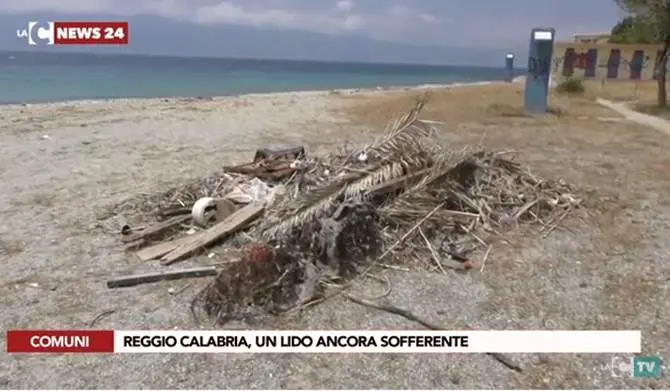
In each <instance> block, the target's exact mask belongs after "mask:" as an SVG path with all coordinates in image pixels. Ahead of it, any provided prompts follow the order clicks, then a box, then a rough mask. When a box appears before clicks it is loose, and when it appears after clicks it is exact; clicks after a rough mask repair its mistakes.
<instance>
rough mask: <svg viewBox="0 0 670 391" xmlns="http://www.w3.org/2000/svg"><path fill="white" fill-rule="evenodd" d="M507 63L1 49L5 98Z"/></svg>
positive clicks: (383, 79)
mask: <svg viewBox="0 0 670 391" xmlns="http://www.w3.org/2000/svg"><path fill="white" fill-rule="evenodd" d="M503 77H504V72H503V69H502V68H485V67H463V66H424V65H397V64H355V63H332V62H330V63H329V62H309V61H278V60H248V59H223V58H180V57H162V56H130V55H93V54H71V53H70V54H60V53H58V54H54V53H36V52H24V53H21V52H19V53H16V52H14V53H10V52H0V104H2V103H4V104H6V103H17V102H49V101H62V100H76V99H105V98H124V97H129V98H130V97H133V98H141V97H168V96H169V97H176V96H191V97H194V96H198V97H206V96H224V95H238V94H243V93H257V92H281V91H295V90H329V89H334V88H367V87H376V86H407V85H420V84H451V83H470V82H477V81H495V80H502V78H503Z"/></svg>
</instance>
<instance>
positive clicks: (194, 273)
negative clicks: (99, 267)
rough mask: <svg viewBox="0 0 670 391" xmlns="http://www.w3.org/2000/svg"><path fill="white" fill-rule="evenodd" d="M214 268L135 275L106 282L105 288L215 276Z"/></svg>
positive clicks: (206, 267)
mask: <svg viewBox="0 0 670 391" xmlns="http://www.w3.org/2000/svg"><path fill="white" fill-rule="evenodd" d="M216 273H217V272H216V267H214V266H205V267H196V268H192V269H183V270H173V271H168V272H160V273H147V274H136V275H131V276H123V277H117V278H113V279H111V280H108V281H107V288H122V287H128V286H135V285H139V284H146V283H150V282H158V281H166V280H179V279H182V278H194V277H207V276H215V275H216Z"/></svg>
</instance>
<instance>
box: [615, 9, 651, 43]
mask: <svg viewBox="0 0 670 391" xmlns="http://www.w3.org/2000/svg"><path fill="white" fill-rule="evenodd" d="M609 42H612V43H656V42H658V40H657V38H656V37H655V35H654V30H653V29H652V27H651V26H650V25H649V24H648V23H645V21H644V20H637V19H635V18H634V17H632V16H627V17H625V18H623V20H621V22H619V23H617V24H616V26H614V27H613V28H612V31H611V33H610V37H609Z"/></svg>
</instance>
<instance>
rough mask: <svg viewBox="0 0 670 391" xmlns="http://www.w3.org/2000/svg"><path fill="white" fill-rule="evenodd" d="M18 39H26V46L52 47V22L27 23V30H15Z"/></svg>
mask: <svg viewBox="0 0 670 391" xmlns="http://www.w3.org/2000/svg"><path fill="white" fill-rule="evenodd" d="M16 36H17V37H18V38H28V45H53V44H54V23H53V22H28V29H27V30H26V29H19V30H16Z"/></svg>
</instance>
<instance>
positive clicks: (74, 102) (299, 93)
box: [0, 78, 519, 109]
mask: <svg viewBox="0 0 670 391" xmlns="http://www.w3.org/2000/svg"><path fill="white" fill-rule="evenodd" d="M517 79H518V78H517ZM517 79H515V80H513V81H512V83H515V82H518V81H519V80H517ZM512 83H507V82H505V81H499V80H495V81H477V82H466V83H461V82H456V83H450V84H419V85H412V86H378V87H373V88H341V89H340V88H335V89H329V90H296V91H279V92H256V93H247V94H239V95H219V96H205V97H198V96H160V97H146V98H132V97H131V98H99V99H67V100H55V101H43V102H30V101H28V102H9V103H0V109H2V108H5V109H17V108H28V107H64V106H75V107H82V106H95V105H105V104H106V105H109V104H121V103H161V102H198V101H203V102H206V101H225V100H232V99H244V98H265V99H268V98H282V97H291V96H292V97H308V96H323V95H336V94H340V95H356V94H378V93H396V92H407V91H416V92H420V91H432V90H442V89H451V88H463V87H476V86H488V85H503V84H512Z"/></svg>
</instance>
